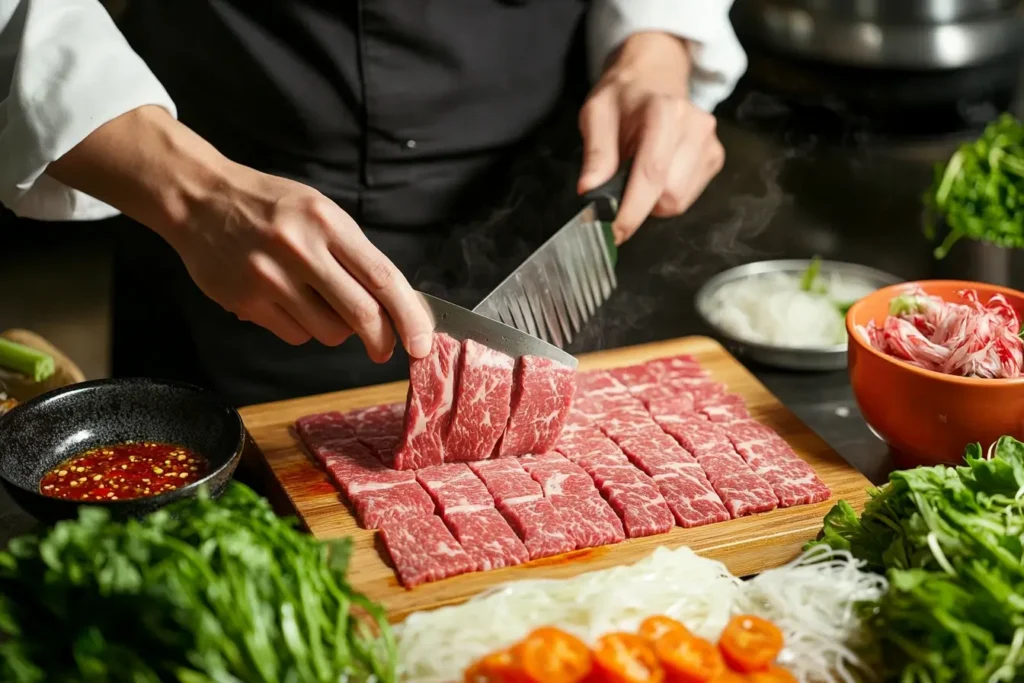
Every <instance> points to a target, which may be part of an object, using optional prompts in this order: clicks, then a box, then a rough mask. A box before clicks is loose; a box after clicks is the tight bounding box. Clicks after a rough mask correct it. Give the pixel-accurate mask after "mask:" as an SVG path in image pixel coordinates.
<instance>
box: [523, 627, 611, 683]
mask: <svg viewBox="0 0 1024 683" xmlns="http://www.w3.org/2000/svg"><path fill="white" fill-rule="evenodd" d="M515 653H516V656H517V657H518V659H519V662H520V665H521V666H522V670H523V673H524V674H525V675H526V679H527V680H528V681H530V683H580V682H581V681H584V680H586V678H587V677H588V676H589V675H590V672H591V670H592V669H593V668H594V663H593V656H592V655H591V654H590V648H588V647H587V645H586V643H584V642H583V641H582V640H580V639H579V638H577V637H576V636H574V635H572V634H569V633H566V632H565V631H562V630H560V629H557V628H539V629H537V630H536V631H534V632H533V633H531V634H530V635H528V636H527V637H526V638H525V639H524V640H523V642H521V643H520V644H519V645H517V646H516V647H515Z"/></svg>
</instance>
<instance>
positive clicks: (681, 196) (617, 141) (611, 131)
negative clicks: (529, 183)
mask: <svg viewBox="0 0 1024 683" xmlns="http://www.w3.org/2000/svg"><path fill="white" fill-rule="evenodd" d="M689 78H690V55H689V50H688V49H687V46H686V43H685V42H683V41H682V40H680V39H679V38H676V37H674V36H671V35H668V34H666V33H638V34H635V35H633V36H630V37H629V38H628V39H626V41H625V42H624V43H623V44H622V47H621V48H620V49H619V51H618V52H617V54H615V55H614V56H613V57H612V59H611V60H610V62H609V65H608V67H607V68H606V69H605V72H604V75H603V76H602V78H601V80H600V82H599V83H598V84H597V85H596V86H595V87H594V89H593V91H591V93H590V96H589V98H588V99H587V102H586V104H585V105H584V106H583V110H582V111H581V112H580V132H581V133H582V134H583V171H582V174H581V175H580V179H579V185H578V188H577V189H578V191H579V192H580V193H581V194H582V193H584V192H588V191H590V190H593V189H594V188H596V187H599V186H600V185H602V184H604V183H605V182H607V181H608V180H610V179H611V177H612V176H613V175H614V174H615V171H616V170H617V169H618V167H619V164H620V163H621V162H622V161H624V160H626V159H628V158H630V157H633V170H632V173H631V174H630V178H629V180H628V182H627V184H626V191H625V194H624V195H623V198H622V203H621V204H620V205H619V214H618V217H617V218H616V219H615V223H614V225H613V226H612V229H613V231H614V233H615V238H616V240H617V241H618V242H619V243H622V242H624V241H626V240H627V239H629V238H630V237H631V236H632V235H633V233H634V232H636V230H637V228H639V227H640V224H641V223H643V222H644V220H645V219H646V218H647V217H648V216H649V215H651V214H653V215H655V216H674V215H678V214H681V213H683V212H684V211H686V210H687V209H688V208H689V207H690V205H691V204H693V202H694V201H695V200H696V199H697V197H698V196H700V193H701V192H703V191H704V188H705V187H706V186H707V184H708V182H710V180H711V179H712V178H713V177H714V176H715V175H716V174H717V173H718V172H719V171H720V170H721V169H722V164H723V163H724V162H725V150H724V149H723V148H722V144H721V143H720V142H719V141H718V136H717V135H716V134H715V117H714V116H712V115H711V114H709V113H707V112H705V111H702V110H701V109H698V108H697V107H695V106H694V105H693V104H692V103H691V102H690V98H689V92H688V82H689Z"/></svg>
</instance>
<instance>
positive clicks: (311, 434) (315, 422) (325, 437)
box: [295, 411, 356, 450]
mask: <svg viewBox="0 0 1024 683" xmlns="http://www.w3.org/2000/svg"><path fill="white" fill-rule="evenodd" d="M295 431H296V433H297V434H298V435H299V438H300V439H302V441H303V443H305V444H306V446H307V448H309V449H310V450H312V449H313V447H314V446H315V445H316V444H317V443H320V442H322V441H329V440H333V439H354V438H355V437H356V433H355V430H354V429H353V428H352V425H351V424H350V423H349V421H348V420H347V419H346V417H345V416H344V415H342V414H341V413H339V412H337V411H332V412H330V413H321V414H319V415H307V416H305V417H300V418H299V419H298V420H296V421H295Z"/></svg>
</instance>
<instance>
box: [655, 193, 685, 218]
mask: <svg viewBox="0 0 1024 683" xmlns="http://www.w3.org/2000/svg"><path fill="white" fill-rule="evenodd" d="M685 210H686V204H685V203H684V201H683V198H682V197H680V196H679V195H677V194H666V195H665V196H664V197H662V198H661V200H660V201H659V202H658V212H659V213H661V214H664V215H667V216H678V215H679V214H681V213H682V212H683V211H685Z"/></svg>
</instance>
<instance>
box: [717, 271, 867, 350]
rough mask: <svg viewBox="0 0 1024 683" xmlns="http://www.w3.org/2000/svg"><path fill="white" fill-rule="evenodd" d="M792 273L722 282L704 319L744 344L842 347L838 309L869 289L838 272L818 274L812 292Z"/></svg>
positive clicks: (842, 325)
mask: <svg viewBox="0 0 1024 683" xmlns="http://www.w3.org/2000/svg"><path fill="white" fill-rule="evenodd" d="M802 280H803V278H802V276H800V275H798V274H796V273H768V274H764V275H757V276H753V277H748V278H743V279H740V280H734V281H732V282H727V283H726V284H724V285H722V286H721V287H719V288H718V289H717V290H715V291H714V293H712V294H711V296H710V297H709V299H708V301H707V303H706V304H705V305H704V307H703V309H704V314H705V315H707V316H708V319H709V320H710V321H711V322H712V323H714V324H715V325H717V326H718V327H720V328H721V329H722V330H723V331H724V332H726V333H728V334H729V335H731V336H733V337H735V338H737V339H740V340H743V341H748V342H753V343H758V344H769V345H772V346H785V347H790V348H797V347H800V348H821V347H827V346H834V345H836V344H845V343H846V325H845V319H844V315H843V306H847V305H849V304H850V303H853V302H854V301H856V300H858V299H860V298H862V297H864V296H865V295H867V294H869V293H870V292H872V291H874V289H875V288H874V287H872V286H871V285H869V284H868V283H867V282H863V281H861V280H857V279H853V278H849V277H844V276H842V275H840V274H838V273H823V274H821V275H819V276H818V279H817V281H816V283H817V284H816V286H815V287H814V289H813V290H812V291H805V290H804V289H803V287H802V284H803V282H802Z"/></svg>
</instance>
